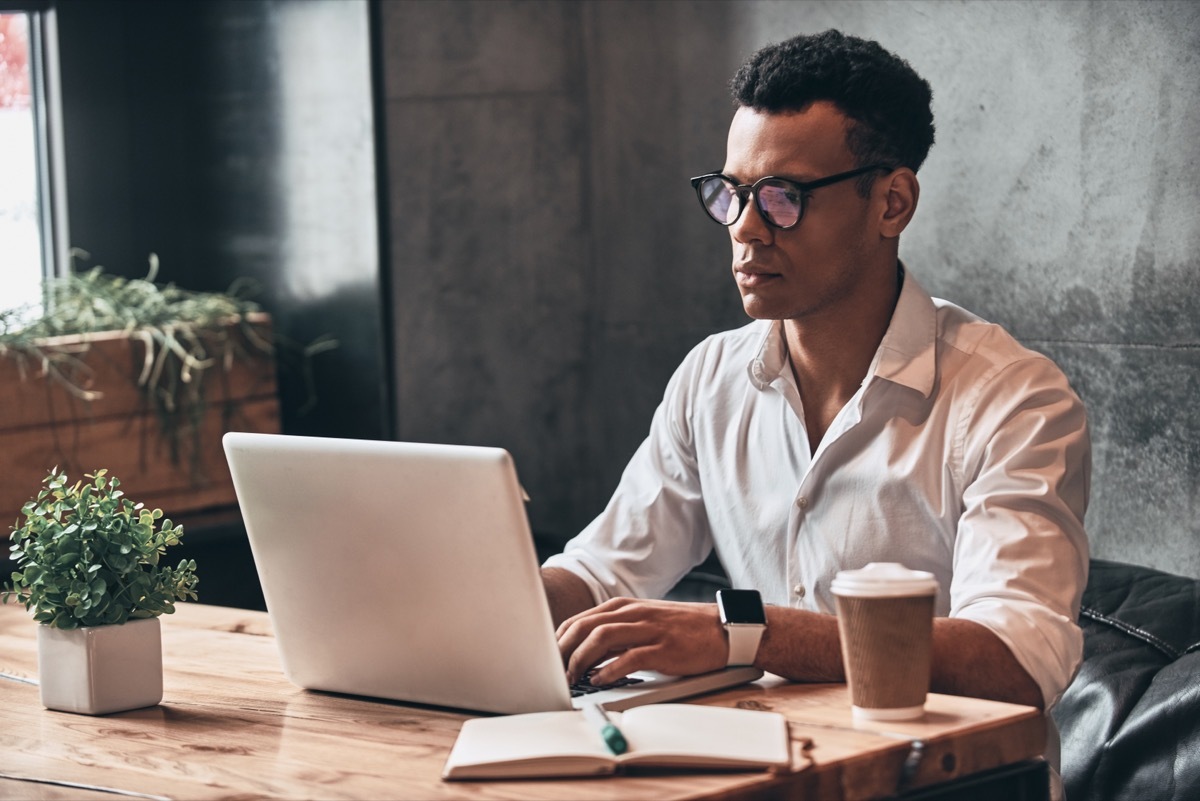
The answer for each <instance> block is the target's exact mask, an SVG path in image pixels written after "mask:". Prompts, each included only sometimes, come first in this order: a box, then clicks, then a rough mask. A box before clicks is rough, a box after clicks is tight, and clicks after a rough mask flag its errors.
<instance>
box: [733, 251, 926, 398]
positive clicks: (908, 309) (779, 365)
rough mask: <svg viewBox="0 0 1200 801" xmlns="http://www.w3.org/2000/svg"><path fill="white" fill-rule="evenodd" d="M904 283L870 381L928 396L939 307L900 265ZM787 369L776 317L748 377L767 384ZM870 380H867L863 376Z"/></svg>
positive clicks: (762, 385)
mask: <svg viewBox="0 0 1200 801" xmlns="http://www.w3.org/2000/svg"><path fill="white" fill-rule="evenodd" d="M900 269H901V271H902V273H901V274H902V276H903V283H902V284H901V286H900V297H899V298H898V299H897V301H896V308H895V310H893V312H892V319H891V322H889V323H888V328H887V331H886V332H885V333H884V335H883V340H882V341H881V342H880V343H879V349H878V350H877V351H876V353H875V358H874V359H873V360H872V362H871V369H870V372H869V373H868V375H867V381H869V380H871V378H873V377H879V378H883V379H886V380H888V381H891V382H893V383H896V384H902V385H903V386H906V387H909V388H911V389H915V390H916V391H917V392H920V393H921V394H922V395H923V396H925V397H929V395H930V394H931V393H932V392H933V384H934V380H935V378H936V369H937V368H936V353H937V307H936V306H934V303H933V299H932V298H931V297H930V296H929V293H927V292H926V291H925V289H924V288H923V287H922V286H921V285H920V284H919V283H917V280H916V279H915V278H913V276H912V275H911V274H910V273H909V272H908V271H907V270H905V269H904V266H903V265H901V267H900ZM786 369H788V361H787V345H786V344H785V340H784V336H783V323H782V321H780V320H773V321H771V322H770V324H769V325H768V326H767V328H766V330H765V331H764V333H763V337H762V341H761V343H760V344H759V347H758V351H757V352H756V353H755V354H754V358H753V359H751V361H750V364H749V373H750V381H751V383H753V384H754V386H755V387H757V388H758V389H759V390H765V389H766V388H767V387H769V386H770V385H771V383H772V382H773V381H774V380H775V379H777V378H779V377H780V376H781V375H782V374H783V371H784V370H786ZM864 383H866V382H864Z"/></svg>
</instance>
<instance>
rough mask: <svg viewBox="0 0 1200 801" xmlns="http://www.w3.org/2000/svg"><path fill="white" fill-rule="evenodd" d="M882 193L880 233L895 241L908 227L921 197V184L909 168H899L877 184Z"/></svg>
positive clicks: (885, 237)
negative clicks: (882, 204)
mask: <svg viewBox="0 0 1200 801" xmlns="http://www.w3.org/2000/svg"><path fill="white" fill-rule="evenodd" d="M875 187H876V191H879V192H882V195H883V198H882V199H883V201H884V207H883V216H882V217H881V218H880V220H879V233H880V235H881V236H882V237H883V238H884V239H895V238H896V237H898V236H900V232H901V231H903V230H904V229H905V228H907V227H908V223H909V221H910V220H911V219H912V217H913V214H914V213H915V212H916V210H917V200H918V199H919V198H920V197H921V183H920V181H918V180H917V176H916V173H914V172H913V171H912V170H910V169H909V168H908V167H897V168H896V169H895V170H893V171H892V172H890V173H889V174H888V175H886V176H884V177H883V178H882V179H881V180H879V181H877V182H876V184H875Z"/></svg>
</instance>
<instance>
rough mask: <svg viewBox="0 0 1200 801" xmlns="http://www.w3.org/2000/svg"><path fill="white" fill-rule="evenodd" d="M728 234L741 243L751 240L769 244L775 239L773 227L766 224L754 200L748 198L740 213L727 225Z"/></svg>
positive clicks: (746, 243) (744, 243)
mask: <svg viewBox="0 0 1200 801" xmlns="http://www.w3.org/2000/svg"><path fill="white" fill-rule="evenodd" d="M729 235H730V236H731V237H733V238H734V240H735V241H737V242H740V243H741V244H743V245H748V244H750V243H752V242H761V243H763V244H770V243H771V242H772V241H774V239H775V229H774V228H772V227H771V226H769V225H767V222H766V220H764V219H763V216H762V214H761V213H760V212H759V210H758V206H757V205H756V204H755V203H754V201H753V200H748V202H747V203H746V205H745V207H744V208H743V209H742V213H741V214H740V215H739V216H738V218H737V219H736V220H735V221H734V223H733V225H731V226H729Z"/></svg>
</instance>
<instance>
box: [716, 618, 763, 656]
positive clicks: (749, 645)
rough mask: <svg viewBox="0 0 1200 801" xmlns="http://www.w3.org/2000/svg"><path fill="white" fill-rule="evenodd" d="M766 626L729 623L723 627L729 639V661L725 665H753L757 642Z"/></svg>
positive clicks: (756, 652) (756, 653)
mask: <svg viewBox="0 0 1200 801" xmlns="http://www.w3.org/2000/svg"><path fill="white" fill-rule="evenodd" d="M765 628H766V626H762V625H758V624H737V623H730V624H727V625H726V626H725V633H726V634H727V635H728V637H729V661H727V662H726V663H725V664H726V665H753V664H754V657H755V656H757V655H758V642H759V640H761V639H762V636H763V629H765Z"/></svg>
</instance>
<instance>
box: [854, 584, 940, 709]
mask: <svg viewBox="0 0 1200 801" xmlns="http://www.w3.org/2000/svg"><path fill="white" fill-rule="evenodd" d="M831 589H832V590H833V595H834V598H835V600H836V603H837V618H838V632H839V633H840V634H841V640H842V663H843V665H844V666H845V668H846V680H847V682H848V683H849V685H850V699H851V703H852V704H853V709H854V717H855V718H860V719H866V720H907V719H909V718H917V717H920V716H921V715H922V714H924V712H925V696H926V695H927V694H928V692H929V660H930V648H931V644H932V643H931V641H932V639H933V603H934V601H935V600H936V599H937V589H938V585H937V581H936V580H934V578H933V574H932V573H926V572H924V571H921V570H909V569H908V568H906V567H905V566H904V565H901V564H896V563H895V562H872V563H871V564H869V565H867V566H866V567H864V568H862V569H861V570H843V571H841V572H840V573H838V575H837V578H835V579H834V580H833V584H832V586H831Z"/></svg>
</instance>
